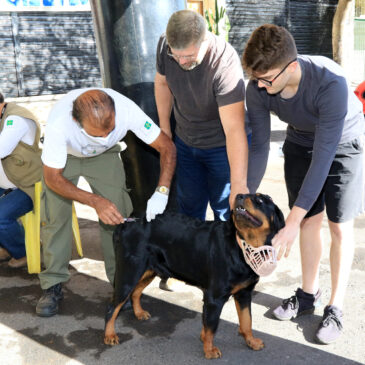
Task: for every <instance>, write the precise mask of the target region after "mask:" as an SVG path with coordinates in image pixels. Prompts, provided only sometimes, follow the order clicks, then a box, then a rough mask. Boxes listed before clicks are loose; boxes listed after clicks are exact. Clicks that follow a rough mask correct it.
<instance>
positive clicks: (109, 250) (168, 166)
mask: <svg viewBox="0 0 365 365" xmlns="http://www.w3.org/2000/svg"><path fill="white" fill-rule="evenodd" d="M129 130H130V131H132V132H133V133H134V134H135V135H136V136H137V137H138V138H139V139H141V140H142V141H143V142H144V143H146V144H149V145H150V146H151V147H153V148H154V149H156V150H157V151H158V152H159V153H160V177H159V181H158V186H157V188H156V191H155V192H154V194H153V195H152V197H151V198H150V199H149V200H148V202H147V211H146V218H147V220H148V221H150V220H151V219H153V218H154V217H155V215H156V214H160V213H163V211H164V210H165V208H166V204H167V200H168V192H169V187H170V183H171V179H172V176H173V173H174V170H175V163H176V151H175V146H174V144H173V142H172V141H171V139H170V138H169V137H168V136H167V135H166V134H165V133H163V132H162V131H160V128H159V127H158V126H157V125H156V124H155V123H154V122H153V121H152V120H151V119H150V118H149V117H148V116H147V115H146V114H145V113H144V112H143V111H142V110H141V109H140V108H139V107H138V106H137V105H136V104H135V103H134V102H132V101H131V100H129V99H128V98H126V97H125V96H123V95H121V94H119V93H118V92H116V91H114V90H112V89H79V90H73V91H71V92H69V93H68V94H67V95H65V96H64V97H63V98H62V99H60V100H59V101H58V103H57V104H56V105H55V106H54V107H53V109H52V111H51V113H50V115H49V117H48V121H47V126H46V130H45V137H44V138H45V140H44V147H43V153H42V161H43V164H44V167H43V177H44V183H45V184H43V195H42V200H41V237H42V242H43V257H44V265H45V270H44V271H42V272H41V273H40V274H39V278H40V283H41V287H42V289H43V290H44V293H43V296H42V297H41V298H40V300H39V302H38V304H37V308H36V312H37V315H39V316H41V317H50V316H53V315H55V314H56V313H57V312H58V302H59V301H60V300H61V299H62V298H63V294H62V283H63V282H66V281H67V280H68V279H69V277H70V274H69V271H68V265H69V261H70V259H71V242H72V223H71V222H72V201H73V200H76V201H78V202H80V203H82V204H86V205H89V206H90V207H92V208H94V209H95V211H96V213H97V214H98V216H99V224H100V238H101V245H102V249H103V255H104V262H105V271H106V275H107V277H108V279H109V281H110V283H112V284H113V281H114V272H115V256H114V248H113V231H114V228H115V225H117V224H120V223H123V222H124V219H125V218H126V217H128V216H129V215H130V214H131V212H132V203H131V200H130V198H129V195H128V192H127V187H126V182H125V173H124V167H123V162H122V160H121V158H120V151H121V148H120V145H119V141H120V140H121V139H122V138H124V137H125V135H126V133H127V132H128V131H129ZM80 176H83V177H84V178H85V179H86V180H87V182H88V183H89V185H90V187H91V190H92V193H89V192H87V191H85V190H82V189H79V188H78V187H77V182H78V180H79V177H80ZM144 183H146V184H148V183H149V182H148V181H145V182H144ZM132 188H133V187H132Z"/></svg>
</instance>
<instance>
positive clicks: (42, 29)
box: [0, 12, 101, 97]
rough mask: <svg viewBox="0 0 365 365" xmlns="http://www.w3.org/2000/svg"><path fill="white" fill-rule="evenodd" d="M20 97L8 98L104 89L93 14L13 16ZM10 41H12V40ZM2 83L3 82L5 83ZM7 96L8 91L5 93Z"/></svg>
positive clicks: (38, 13) (14, 69)
mask: <svg viewBox="0 0 365 365" xmlns="http://www.w3.org/2000/svg"><path fill="white" fill-rule="evenodd" d="M9 18H10V22H11V29H12V36H13V40H11V39H10V40H9V39H8V40H7V42H8V43H10V42H11V43H13V44H14V56H13V59H14V58H15V62H14V61H13V65H14V63H15V68H14V66H13V67H10V66H9V69H8V71H10V72H9V74H8V75H9V77H10V79H11V80H13V79H14V75H16V78H17V85H18V93H17V95H16V94H15V93H14V91H13V92H10V93H8V92H6V95H7V96H9V97H10V96H32V95H42V94H61V93H65V92H67V91H69V90H72V89H75V88H79V87H92V86H101V76H100V70H99V63H98V59H97V52H96V46H95V39H94V31H93V26H92V17H91V13H90V12H65V13H51V12H50V13H47V12H23V13H11V14H10V17H9ZM8 38H9V37H8ZM1 82H2V81H0V83H1ZM4 93H5V90H4Z"/></svg>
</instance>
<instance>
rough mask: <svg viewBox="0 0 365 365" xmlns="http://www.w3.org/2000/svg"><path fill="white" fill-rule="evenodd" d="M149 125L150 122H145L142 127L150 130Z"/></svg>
mask: <svg viewBox="0 0 365 365" xmlns="http://www.w3.org/2000/svg"><path fill="white" fill-rule="evenodd" d="M151 125H152V124H151V123H150V122H146V123H145V124H144V127H145V128H146V129H150V128H151Z"/></svg>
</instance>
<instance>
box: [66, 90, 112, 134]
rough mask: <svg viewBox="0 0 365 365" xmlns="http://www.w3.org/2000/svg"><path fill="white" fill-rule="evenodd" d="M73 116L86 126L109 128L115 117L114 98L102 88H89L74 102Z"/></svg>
mask: <svg viewBox="0 0 365 365" xmlns="http://www.w3.org/2000/svg"><path fill="white" fill-rule="evenodd" d="M72 117H73V118H74V119H75V120H76V121H77V122H79V123H80V124H81V126H84V124H85V123H86V124H88V125H90V126H92V127H94V128H98V129H109V128H110V126H111V125H112V124H113V123H114V119H115V105H114V100H113V99H112V98H111V97H110V96H109V95H108V94H107V93H106V92H104V91H102V90H88V91H85V92H84V93H82V94H81V95H79V96H78V97H77V98H76V99H75V101H74V102H73V108H72Z"/></svg>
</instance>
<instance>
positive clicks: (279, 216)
mask: <svg viewBox="0 0 365 365" xmlns="http://www.w3.org/2000/svg"><path fill="white" fill-rule="evenodd" d="M274 206H275V208H274V216H273V217H272V221H273V224H274V228H275V230H277V231H279V230H280V229H282V228H283V227H284V226H285V219H284V214H283V212H282V211H281V209H280V208H279V207H278V206H277V205H276V204H274Z"/></svg>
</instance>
